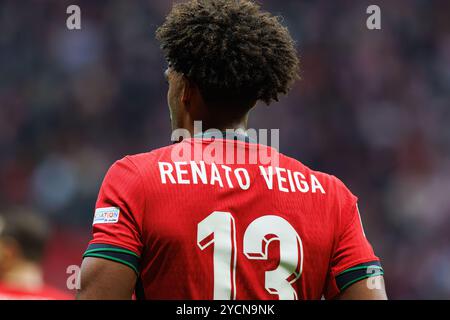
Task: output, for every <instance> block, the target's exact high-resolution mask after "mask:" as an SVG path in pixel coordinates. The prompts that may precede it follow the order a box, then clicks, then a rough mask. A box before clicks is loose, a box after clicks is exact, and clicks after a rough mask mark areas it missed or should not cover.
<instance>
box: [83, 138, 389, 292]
mask: <svg viewBox="0 0 450 320" xmlns="http://www.w3.org/2000/svg"><path fill="white" fill-rule="evenodd" d="M223 146H225V147H226V148H227V150H228V151H229V150H232V151H233V152H234V155H231V157H229V158H227V156H225V155H224V154H219V152H218V151H217V150H221V149H220V148H223ZM240 152H242V153H240ZM261 152H262V153H263V154H266V155H269V157H270V158H271V159H276V161H272V162H269V163H268V162H265V163H263V162H264V161H262V160H261V157H259V156H257V157H253V156H254V155H255V154H258V155H259V154H260V153H261ZM228 153H229V152H228ZM199 154H201V157H199ZM237 154H240V155H242V154H245V156H244V161H237ZM225 158H227V159H228V160H230V159H231V160H232V161H226V159H225ZM252 159H253V161H250V160H252ZM255 159H256V160H255ZM240 160H242V159H240ZM84 256H85V257H97V258H104V259H109V260H112V261H116V262H118V263H123V264H125V265H127V266H129V267H130V268H132V269H133V270H134V271H135V272H136V274H137V275H138V279H139V280H138V287H137V290H136V295H137V297H138V298H145V299H258V300H260V299H261V300H262V299H320V298H322V297H323V296H324V297H325V298H327V299H330V298H333V297H335V296H336V295H338V294H339V292H340V291H342V290H344V289H345V288H346V287H348V286H350V285H351V284H353V283H354V282H356V281H359V280H361V279H364V278H368V277H370V276H373V275H381V274H383V271H382V268H381V266H380V264H379V259H378V258H377V257H376V256H375V255H374V252H373V250H372V247H371V245H370V244H369V242H368V241H367V239H366V237H365V235H364V231H363V228H362V225H361V219H360V216H359V211H358V208H357V198H356V197H355V196H354V195H353V194H352V193H351V192H350V191H349V190H348V189H347V188H346V187H345V186H344V184H343V183H342V182H341V181H340V180H338V179H337V178H336V177H334V176H330V175H327V174H324V173H321V172H317V171H313V170H311V169H309V168H308V167H306V166H304V165H303V164H301V163H300V162H299V161H297V160H295V159H292V158H289V157H287V156H284V155H282V154H280V153H278V152H277V151H276V150H275V149H273V148H271V147H267V146H263V145H259V144H254V143H251V142H249V141H236V140H226V139H225V140H222V139H198V138H193V139H186V140H184V141H183V142H181V143H179V144H175V145H172V146H168V147H165V148H162V149H158V150H154V151H152V152H149V153H144V154H139V155H134V156H128V157H125V158H124V159H122V160H120V161H117V162H116V163H115V164H114V165H113V166H112V167H111V168H110V169H109V171H108V173H107V175H106V177H105V179H104V181H103V184H102V187H101V190H100V193H99V196H98V200H97V203H96V211H95V217H94V224H93V240H92V241H91V242H90V244H89V247H88V249H87V251H86V253H85V255H84Z"/></svg>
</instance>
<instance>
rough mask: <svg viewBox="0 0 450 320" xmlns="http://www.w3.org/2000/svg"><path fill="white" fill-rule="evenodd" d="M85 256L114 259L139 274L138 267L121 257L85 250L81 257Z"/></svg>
mask: <svg viewBox="0 0 450 320" xmlns="http://www.w3.org/2000/svg"><path fill="white" fill-rule="evenodd" d="M103 251H104V250H103ZM87 257H93V258H103V259H106V260H111V261H114V262H119V263H121V264H124V265H126V266H128V267H130V268H131V269H133V270H134V272H136V274H138V275H139V271H138V269H137V268H136V267H135V266H134V265H133V264H131V263H130V262H128V261H125V260H122V259H120V258H116V257H111V256H108V255H105V254H101V253H89V252H87V251H86V253H85V254H84V255H83V258H87Z"/></svg>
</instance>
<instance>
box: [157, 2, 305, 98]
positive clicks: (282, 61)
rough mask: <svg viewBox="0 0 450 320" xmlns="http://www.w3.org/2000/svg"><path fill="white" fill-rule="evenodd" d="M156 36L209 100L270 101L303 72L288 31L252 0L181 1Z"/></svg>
mask: <svg viewBox="0 0 450 320" xmlns="http://www.w3.org/2000/svg"><path fill="white" fill-rule="evenodd" d="M156 38H157V39H158V40H159V41H160V43H161V48H162V50H163V52H164V54H165V57H166V59H167V61H168V63H169V65H170V66H171V67H172V68H173V69H174V70H175V71H177V72H180V73H183V74H184V75H185V76H186V77H187V78H188V79H191V80H192V81H194V82H195V83H196V84H197V85H198V87H199V89H200V92H201V94H202V96H203V98H204V99H205V100H206V102H211V103H214V102H220V101H222V102H225V103H226V102H227V101H240V100H243V101H257V100H261V101H264V102H265V103H266V104H267V105H269V104H270V103H271V102H272V101H273V100H275V101H278V96H279V94H287V93H288V92H289V90H290V88H291V86H292V85H293V83H294V81H295V80H296V79H297V78H298V66H299V60H298V57H297V52H296V49H295V44H294V41H293V40H292V38H291V36H290V34H289V31H288V30H287V28H286V27H284V26H283V25H282V24H281V23H280V18H279V17H276V16H273V15H271V14H270V13H268V12H264V11H262V10H261V9H260V6H259V5H258V4H256V3H255V2H253V1H250V0H191V1H188V2H184V3H179V4H176V5H174V7H173V9H172V11H171V12H170V14H169V15H168V16H167V18H166V21H165V22H164V24H163V25H162V26H160V27H159V28H158V30H157V31H156Z"/></svg>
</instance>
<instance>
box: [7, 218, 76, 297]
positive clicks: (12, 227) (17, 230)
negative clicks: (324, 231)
mask: <svg viewBox="0 0 450 320" xmlns="http://www.w3.org/2000/svg"><path fill="white" fill-rule="evenodd" d="M48 234H49V229H48V226H47V224H46V223H45V220H44V219H43V218H42V217H39V216H37V215H34V214H32V213H29V212H26V211H24V210H23V209H20V210H11V211H9V212H8V213H7V214H2V215H0V299H1V300H5V299H6V300H9V299H13V300H48V299H51V300H60V299H69V298H70V297H69V296H68V295H66V294H65V293H62V292H60V291H59V290H57V289H54V288H52V287H50V286H47V285H46V284H45V283H44V278H43V271H42V259H43V255H44V250H45V246H46V243H47V239H48Z"/></svg>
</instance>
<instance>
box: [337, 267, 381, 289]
mask: <svg viewBox="0 0 450 320" xmlns="http://www.w3.org/2000/svg"><path fill="white" fill-rule="evenodd" d="M382 275H384V272H383V271H380V272H376V273H369V274H366V275H364V276H361V277H359V278H356V279H354V280H352V281H350V282H348V283H347V284H345V285H343V286H342V287H341V291H343V290H345V289H347V288H348V287H349V286H351V285H352V284H354V283H356V282H358V281H361V280H364V279H367V278H372V277H376V276H382Z"/></svg>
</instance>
